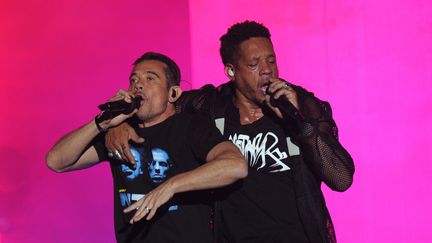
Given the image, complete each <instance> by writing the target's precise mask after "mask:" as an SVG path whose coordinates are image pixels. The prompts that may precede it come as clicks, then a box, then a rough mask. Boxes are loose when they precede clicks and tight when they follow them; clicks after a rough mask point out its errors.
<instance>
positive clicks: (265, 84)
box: [260, 82, 270, 95]
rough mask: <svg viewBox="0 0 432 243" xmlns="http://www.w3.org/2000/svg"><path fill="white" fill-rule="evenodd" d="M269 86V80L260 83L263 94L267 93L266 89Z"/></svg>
mask: <svg viewBox="0 0 432 243" xmlns="http://www.w3.org/2000/svg"><path fill="white" fill-rule="evenodd" d="M269 86H270V82H265V83H264V84H263V85H261V87H260V90H261V92H262V93H263V95H266V94H267V89H268V87H269Z"/></svg>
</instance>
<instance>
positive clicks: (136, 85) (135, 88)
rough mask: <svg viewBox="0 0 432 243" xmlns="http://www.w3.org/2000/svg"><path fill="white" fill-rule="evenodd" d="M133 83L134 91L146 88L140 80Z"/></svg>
mask: <svg viewBox="0 0 432 243" xmlns="http://www.w3.org/2000/svg"><path fill="white" fill-rule="evenodd" d="M132 85H133V90H134V91H143V90H144V84H143V83H142V82H140V81H136V82H135V83H133V84H132Z"/></svg>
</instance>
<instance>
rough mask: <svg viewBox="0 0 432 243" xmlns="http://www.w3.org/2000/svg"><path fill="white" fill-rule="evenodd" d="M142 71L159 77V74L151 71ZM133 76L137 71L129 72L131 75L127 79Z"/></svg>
mask: <svg viewBox="0 0 432 243" xmlns="http://www.w3.org/2000/svg"><path fill="white" fill-rule="evenodd" d="M144 73H145V74H153V75H155V76H156V77H158V78H159V79H160V76H159V75H158V74H157V73H155V72H153V71H145V72H144ZM133 76H138V74H137V72H133V73H131V75H130V76H129V79H131V78H132V77H133Z"/></svg>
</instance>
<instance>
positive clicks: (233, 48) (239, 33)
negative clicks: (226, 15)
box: [219, 20, 271, 65]
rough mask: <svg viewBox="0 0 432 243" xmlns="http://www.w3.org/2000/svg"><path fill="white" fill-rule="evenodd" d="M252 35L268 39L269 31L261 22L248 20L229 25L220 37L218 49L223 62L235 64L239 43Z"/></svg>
mask: <svg viewBox="0 0 432 243" xmlns="http://www.w3.org/2000/svg"><path fill="white" fill-rule="evenodd" d="M252 37H265V38H267V39H269V40H270V31H269V30H268V29H267V27H265V26H264V25H263V24H260V23H257V22H255V21H249V20H247V21H244V22H240V23H236V24H234V25H233V26H231V27H230V28H229V29H228V31H227V33H226V34H224V35H223V36H222V37H221V38H220V41H221V47H220V50H219V51H220V55H221V58H222V62H223V64H224V65H227V64H228V63H231V64H235V62H236V61H237V58H238V57H239V55H240V53H239V52H240V48H239V47H240V44H241V43H242V42H243V41H246V40H248V39H250V38H252ZM270 42H271V40H270Z"/></svg>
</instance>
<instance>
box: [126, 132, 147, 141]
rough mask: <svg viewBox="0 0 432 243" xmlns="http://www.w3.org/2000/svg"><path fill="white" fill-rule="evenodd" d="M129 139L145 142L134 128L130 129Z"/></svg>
mask: <svg viewBox="0 0 432 243" xmlns="http://www.w3.org/2000/svg"><path fill="white" fill-rule="evenodd" d="M129 139H130V140H132V141H134V142H135V143H143V142H144V138H142V137H140V136H139V135H138V133H137V132H136V131H135V130H134V129H130V130H129Z"/></svg>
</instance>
